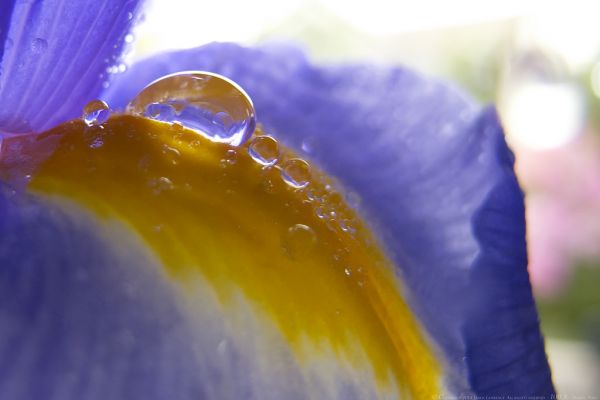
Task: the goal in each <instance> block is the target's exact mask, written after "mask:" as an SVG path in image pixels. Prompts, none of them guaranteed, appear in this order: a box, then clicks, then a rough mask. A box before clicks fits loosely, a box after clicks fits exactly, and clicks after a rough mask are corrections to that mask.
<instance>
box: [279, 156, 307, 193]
mask: <svg viewBox="0 0 600 400" xmlns="http://www.w3.org/2000/svg"><path fill="white" fill-rule="evenodd" d="M281 177H282V178H283V180H284V181H285V183H287V184H288V185H290V186H291V187H293V188H296V189H302V188H305V187H306V186H308V184H309V183H310V165H308V163H307V162H306V161H304V160H302V159H300V158H292V159H291V160H288V161H286V162H285V164H283V167H282V168H281Z"/></svg>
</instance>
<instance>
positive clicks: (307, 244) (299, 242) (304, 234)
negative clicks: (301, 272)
mask: <svg viewBox="0 0 600 400" xmlns="http://www.w3.org/2000/svg"><path fill="white" fill-rule="evenodd" d="M316 243H317V236H316V234H315V232H314V231H313V230H312V228H311V227H310V226H308V225H303V224H296V225H294V226H292V227H290V228H289V229H288V230H287V231H286V233H285V236H284V238H283V248H284V249H285V251H286V253H287V254H288V255H289V256H290V258H292V259H300V258H302V257H303V256H306V255H307V254H308V253H309V252H310V251H311V250H312V249H313V248H314V246H315V244H316Z"/></svg>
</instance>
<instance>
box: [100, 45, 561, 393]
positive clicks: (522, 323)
mask: <svg viewBox="0 0 600 400" xmlns="http://www.w3.org/2000/svg"><path fill="white" fill-rule="evenodd" d="M193 69H196V70H207V71H213V72H217V73H220V74H222V75H225V76H227V77H229V78H231V79H233V80H235V81H236V82H238V83H239V84H240V85H242V87H243V88H244V89H245V90H246V91H247V92H248V93H249V95H250V96H251V97H252V99H253V101H254V104H255V106H256V109H257V115H258V118H259V121H260V122H261V123H262V124H263V125H264V126H265V127H266V129H267V131H269V130H271V131H272V132H273V134H275V135H276V136H277V137H278V138H279V139H281V140H283V141H284V142H286V144H288V145H290V146H292V147H294V148H296V149H301V148H302V147H303V146H302V145H303V142H305V141H307V140H311V141H312V140H313V139H314V143H315V145H314V146H313V148H312V149H311V150H310V151H308V152H306V153H305V155H306V156H307V157H309V158H311V159H313V160H314V161H316V162H317V163H318V164H319V165H320V166H321V167H323V168H324V169H325V170H327V171H328V172H329V173H330V174H332V175H333V176H335V177H336V178H337V179H339V181H340V182H341V183H342V184H343V185H344V186H345V187H346V189H347V190H349V191H351V192H356V193H357V194H358V195H359V196H360V198H361V199H362V202H361V206H360V208H361V212H362V213H363V214H364V215H366V216H367V217H368V218H366V219H367V220H368V221H370V222H371V224H372V226H373V227H374V229H375V230H376V231H377V232H378V234H379V237H380V238H381V239H382V240H383V242H384V244H385V246H386V247H387V249H388V252H389V254H390V256H391V257H393V259H394V260H395V261H396V263H397V265H398V267H399V268H398V274H399V275H401V276H402V279H403V281H404V282H405V284H406V287H407V296H408V300H409V302H410V303H411V305H412V307H413V309H414V310H415V312H416V314H417V315H418V316H419V318H420V319H421V321H422V322H423V323H424V325H425V326H426V328H427V330H428V331H429V333H430V334H431V335H432V337H433V338H434V340H435V342H436V343H437V344H438V345H439V346H440V348H441V349H442V351H443V352H444V354H445V356H446V361H447V364H448V365H447V367H448V368H447V369H448V376H449V382H448V384H449V386H450V388H451V389H452V390H453V391H455V392H469V391H473V392H475V393H477V394H479V393H487V392H488V389H489V388H491V387H492V386H490V385H488V384H487V383H486V382H484V381H482V380H480V379H479V378H476V377H477V374H478V371H486V370H489V369H494V368H496V367H500V366H502V365H504V364H506V363H507V362H510V361H513V360H514V359H515V356H516V355H517V354H518V353H519V351H520V349H521V348H522V346H523V345H527V346H528V347H529V349H530V351H531V354H532V357H528V358H526V359H523V362H522V364H519V365H521V366H527V365H529V364H530V363H529V361H528V360H529V359H533V360H536V362H537V364H536V366H537V369H536V368H534V369H531V368H529V369H528V368H523V369H522V372H523V373H522V374H520V375H519V376H514V375H506V377H505V379H506V381H505V382H502V383H501V384H500V383H499V385H500V386H497V387H501V388H502V390H503V391H504V394H510V393H516V394H518V393H520V392H521V391H522V390H524V382H529V386H527V388H528V391H531V392H535V393H538V394H547V393H552V391H553V388H552V383H551V380H550V375H549V368H548V365H547V362H546V361H545V360H546V358H545V355H544V347H543V341H542V340H541V334H540V332H539V327H537V328H535V327H534V328H531V326H532V325H533V326H537V313H536V311H535V308H534V307H533V306H532V305H533V304H534V301H533V297H532V294H531V288H530V286H529V283H528V273H527V254H526V248H525V236H524V232H525V223H524V214H523V198H522V193H521V191H520V189H519V186H518V182H517V181H516V178H515V176H514V172H513V167H512V162H513V157H512V154H511V153H510V151H509V150H508V148H507V146H506V144H505V142H504V137H503V131H502V128H501V126H500V124H499V121H498V117H497V115H496V112H495V110H494V109H493V108H491V107H490V108H486V109H483V110H481V109H480V108H479V107H478V106H477V105H475V104H474V103H473V101H472V100H471V99H469V98H468V97H467V96H465V95H464V94H463V93H462V92H461V91H459V90H457V89H455V88H453V87H450V86H449V85H447V84H445V83H443V82H438V81H435V80H433V79H431V78H426V77H423V76H420V75H418V74H416V73H414V72H412V71H409V70H407V69H404V68H394V67H391V68H390V67H383V66H379V67H374V66H368V65H362V64H355V65H345V66H336V65H331V66H325V67H315V66H313V65H311V64H310V63H309V62H308V61H307V60H306V58H305V57H304V55H303V54H302V52H301V51H298V50H295V49H290V48H289V47H285V46H264V47H262V48H259V49H248V48H243V47H240V46H237V45H232V44H219V43H216V44H211V45H207V46H204V47H201V48H198V49H191V50H186V51H177V52H171V53H165V54H162V55H158V56H156V57H152V58H150V59H147V60H145V61H142V62H140V63H138V64H137V65H134V66H133V67H132V68H131V69H130V70H129V72H128V73H126V74H125V75H123V76H122V77H121V78H122V79H121V78H120V79H119V81H118V82H116V83H115V85H113V86H112V87H111V88H110V89H109V91H107V92H106V93H105V94H104V96H105V99H106V100H107V101H108V102H109V103H110V104H111V105H113V106H115V107H117V108H119V107H124V106H125V105H126V104H127V102H128V101H129V100H130V99H131V98H133V97H134V96H135V94H136V93H137V92H138V91H139V90H141V89H142V88H143V87H144V86H145V85H146V84H147V83H148V82H151V81H153V80H154V79H157V78H159V77H161V76H163V75H165V74H169V73H173V72H177V71H180V70H193ZM474 305H477V307H475V306H474ZM529 306H532V307H529ZM519 307H524V309H525V310H526V311H524V312H522V313H520V312H518V311H515V310H516V309H518V308H519ZM496 312H497V313H498V315H497V316H496V315H495V313H496ZM506 327H512V328H514V334H512V336H513V338H512V339H510V340H503V341H501V340H500V339H498V345H503V349H504V352H503V353H501V354H497V357H493V358H486V357H485V352H486V350H485V349H486V348H488V347H489V348H492V347H494V346H496V342H495V341H494V340H493V339H492V340H491V341H490V343H489V345H487V346H482V347H477V346H474V345H473V344H474V343H483V342H484V341H483V339H484V338H485V337H486V335H491V336H490V337H491V338H493V337H495V336H493V333H494V332H495V331H499V332H502V331H504V330H505V329H507V328H506ZM531 329H533V330H534V331H535V333H534V334H533V335H534V336H535V335H537V336H538V337H539V338H540V340H538V341H536V340H531V339H530V335H532V333H531ZM507 332H509V331H507ZM510 332H512V331H510ZM519 332H520V333H519ZM519 335H526V340H525V342H523V341H522V340H521V341H520V340H519V339H518V336H519ZM523 343H525V344H523ZM515 362H516V363H518V361H515ZM513 367H514V364H513ZM490 390H491V389H490Z"/></svg>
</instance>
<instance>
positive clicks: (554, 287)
mask: <svg viewBox="0 0 600 400" xmlns="http://www.w3.org/2000/svg"><path fill="white" fill-rule="evenodd" d="M515 152H516V153H517V165H516V169H517V174H518V176H519V178H520V180H521V183H522V184H523V186H524V188H525V191H526V200H525V201H526V206H527V227H528V232H527V238H528V244H529V246H528V247H529V257H530V264H529V270H530V274H531V280H532V284H533V287H534V290H535V292H536V293H537V294H538V295H540V296H545V297H552V296H556V295H558V294H559V293H560V292H561V290H562V289H564V288H565V287H566V284H567V283H568V281H569V277H570V275H571V273H572V271H573V268H574V267H575V266H576V265H577V263H578V262H585V261H593V260H597V259H600V141H599V140H598V138H597V137H596V134H595V133H594V132H590V131H587V132H585V133H584V134H582V135H581V136H580V137H579V138H578V139H576V140H575V141H573V142H571V143H569V144H567V145H565V146H562V147H561V148H558V149H554V150H547V151H532V150H529V149H526V148H523V147H519V146H517V147H515Z"/></svg>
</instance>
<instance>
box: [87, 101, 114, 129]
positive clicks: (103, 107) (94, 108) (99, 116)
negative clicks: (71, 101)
mask: <svg viewBox="0 0 600 400" xmlns="http://www.w3.org/2000/svg"><path fill="white" fill-rule="evenodd" d="M109 116H110V108H109V107H108V104H106V103H105V102H103V101H102V100H92V101H90V102H89V103H88V104H87V105H86V106H85V107H84V108H83V116H82V119H83V122H85V123H86V125H87V126H98V125H102V124H103V123H105V122H106V120H107V119H108V117H109Z"/></svg>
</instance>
